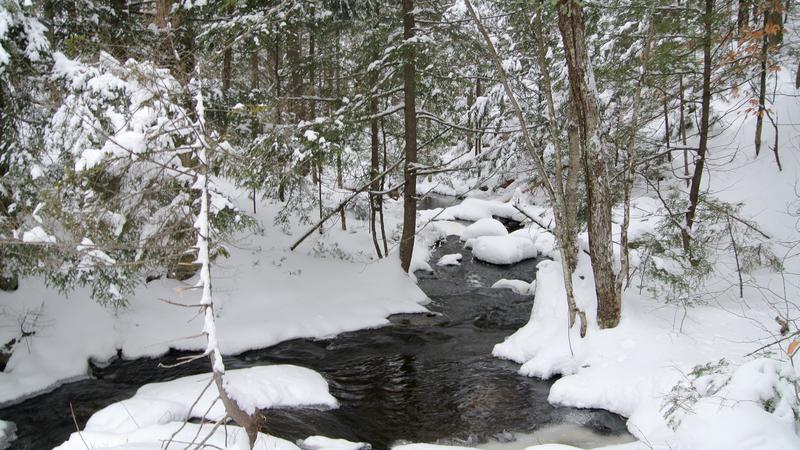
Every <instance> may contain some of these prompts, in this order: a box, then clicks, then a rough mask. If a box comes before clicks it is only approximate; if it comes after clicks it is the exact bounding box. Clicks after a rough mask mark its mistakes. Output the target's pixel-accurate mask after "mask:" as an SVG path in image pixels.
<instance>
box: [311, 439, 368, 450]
mask: <svg viewBox="0 0 800 450" xmlns="http://www.w3.org/2000/svg"><path fill="white" fill-rule="evenodd" d="M297 445H298V446H300V448H301V449H303V450H369V449H371V448H372V446H371V445H370V444H367V443H366V442H351V441H348V440H345V439H331V438H329V437H325V436H311V437H307V438H305V439H302V440H299V441H297Z"/></svg>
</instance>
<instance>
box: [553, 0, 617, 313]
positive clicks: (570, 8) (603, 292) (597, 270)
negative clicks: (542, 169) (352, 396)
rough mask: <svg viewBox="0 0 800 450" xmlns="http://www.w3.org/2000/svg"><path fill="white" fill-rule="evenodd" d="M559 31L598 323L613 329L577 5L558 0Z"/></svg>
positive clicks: (606, 192)
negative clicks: (581, 177) (580, 165)
mask: <svg viewBox="0 0 800 450" xmlns="http://www.w3.org/2000/svg"><path fill="white" fill-rule="evenodd" d="M557 9H558V27H559V30H560V31H561V37H562V39H563V41H564V49H565V53H566V59H567V72H568V79H569V86H570V96H571V99H572V103H573V111H574V113H575V116H576V121H575V122H576V123H577V125H578V130H579V135H580V143H581V147H582V148H581V149H582V155H583V161H584V176H585V178H586V191H587V203H588V205H587V210H588V219H589V220H588V229H589V246H590V249H591V259H592V271H593V272H594V279H595V280H594V281H595V293H596V294H597V323H598V325H599V326H600V328H613V327H615V326H617V324H618V323H619V319H620V315H621V307H622V304H621V303H622V302H621V297H620V294H621V293H620V292H619V291H618V290H617V289H616V284H615V276H614V269H613V259H614V258H613V255H614V253H613V250H612V247H611V244H612V242H611V192H610V188H609V185H608V181H609V177H608V169H607V167H606V164H605V161H604V154H603V153H604V152H603V147H602V146H603V143H602V136H601V131H600V113H599V108H598V104H597V93H596V92H595V89H596V88H595V84H594V75H593V73H592V66H591V61H590V60H589V54H588V51H587V48H586V37H585V31H584V29H585V27H584V22H583V13H582V11H581V6H580V4H579V3H578V2H577V0H559V1H558V2H557Z"/></svg>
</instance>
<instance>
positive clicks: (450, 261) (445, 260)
mask: <svg viewBox="0 0 800 450" xmlns="http://www.w3.org/2000/svg"><path fill="white" fill-rule="evenodd" d="M463 257H464V256H463V255H462V254H461V253H451V254H449V255H444V256H442V257H441V258H439V261H437V262H436V265H437V266H460V265H461V258H463Z"/></svg>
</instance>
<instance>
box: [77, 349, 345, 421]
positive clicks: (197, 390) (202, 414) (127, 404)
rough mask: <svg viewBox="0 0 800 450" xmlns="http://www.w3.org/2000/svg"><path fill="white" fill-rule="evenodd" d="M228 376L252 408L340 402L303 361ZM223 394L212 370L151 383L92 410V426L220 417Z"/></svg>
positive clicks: (239, 398)
mask: <svg viewBox="0 0 800 450" xmlns="http://www.w3.org/2000/svg"><path fill="white" fill-rule="evenodd" d="M224 380H225V390H226V391H227V393H228V395H230V396H231V398H233V399H234V400H236V402H237V403H238V404H239V406H240V407H242V408H243V409H244V410H245V411H247V412H248V413H252V412H254V411H255V410H256V409H269V408H278V407H284V408H287V407H300V406H314V407H327V408H336V407H337V406H338V403H337V401H336V399H335V398H333V396H331V395H330V393H329V392H328V383H327V382H326V381H325V379H324V378H322V376H321V375H320V374H318V373H317V372H315V371H313V370H311V369H306V368H303V367H297V366H292V365H273V366H261V367H251V368H248V369H237V370H229V371H227V372H226V373H225V378H224ZM218 397H219V392H218V391H217V386H216V384H215V383H213V382H212V375H211V374H210V373H208V374H201V375H194V376H189V377H184V378H178V379H176V380H172V381H167V382H163V383H153V384H146V385H144V386H142V387H141V388H139V390H138V391H136V395H134V396H133V397H132V398H130V399H128V400H123V401H121V402H117V403H113V404H111V405H109V406H107V407H105V408H103V409H101V410H100V411H98V412H96V413H95V414H94V415H92V417H91V418H90V419H89V421H88V422H87V423H86V431H94V432H109V433H128V432H132V431H135V430H136V429H138V428H141V427H148V426H151V425H163V424H167V423H170V422H175V421H177V422H181V421H184V420H187V419H189V418H206V419H210V420H213V421H216V420H220V419H221V418H223V417H225V407H224V406H223V405H222V403H221V402H219V401H217V398H218ZM198 399H199V400H198ZM195 402H196V404H195V406H194V408H192V404H193V403H195Z"/></svg>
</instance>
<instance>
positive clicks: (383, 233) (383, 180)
mask: <svg viewBox="0 0 800 450" xmlns="http://www.w3.org/2000/svg"><path fill="white" fill-rule="evenodd" d="M383 119H384V118H383V117H381V142H382V143H383V158H382V165H381V173H384V174H385V173H386V154H387V153H388V152H387V148H386V147H387V146H386V126H385V123H384V120H383ZM378 188H379V189H380V190H381V191H383V190H384V189H385V188H386V175H383V176H382V177H381V182H380V185H379V186H378ZM380 202H381V209H380V210H378V215H379V216H380V222H381V240H382V241H383V254H384V255H387V256H388V255H389V241H388V239H387V238H386V223H385V221H384V217H383V194H381V196H380Z"/></svg>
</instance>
